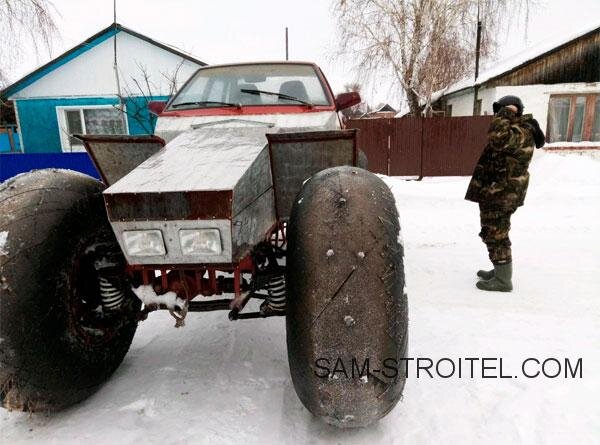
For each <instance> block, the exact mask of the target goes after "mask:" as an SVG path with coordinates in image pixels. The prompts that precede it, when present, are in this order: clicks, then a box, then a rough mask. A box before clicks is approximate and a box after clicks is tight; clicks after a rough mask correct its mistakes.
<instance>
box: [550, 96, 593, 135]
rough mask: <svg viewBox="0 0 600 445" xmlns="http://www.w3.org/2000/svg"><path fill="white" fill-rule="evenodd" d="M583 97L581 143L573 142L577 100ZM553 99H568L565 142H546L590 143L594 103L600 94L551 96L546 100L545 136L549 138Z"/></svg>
mask: <svg viewBox="0 0 600 445" xmlns="http://www.w3.org/2000/svg"><path fill="white" fill-rule="evenodd" d="M578 97H585V106H584V109H583V122H582V126H583V128H582V134H581V141H576V142H575V141H573V128H574V127H575V110H576V107H577V98H578ZM554 98H569V101H570V102H569V117H568V122H567V136H566V140H565V141H548V142H549V143H550V144H552V143H565V142H569V143H572V144H583V143H585V142H591V139H592V130H593V125H594V117H595V107H596V101H597V100H600V93H563V94H551V95H550V97H549V98H548V115H547V120H546V122H547V123H546V134H547V135H548V136H550V112H551V110H550V102H551V100H552V99H554Z"/></svg>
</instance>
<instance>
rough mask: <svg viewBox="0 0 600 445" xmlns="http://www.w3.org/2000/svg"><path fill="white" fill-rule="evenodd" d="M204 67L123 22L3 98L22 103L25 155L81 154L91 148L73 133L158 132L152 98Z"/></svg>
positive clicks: (20, 119)
mask: <svg viewBox="0 0 600 445" xmlns="http://www.w3.org/2000/svg"><path fill="white" fill-rule="evenodd" d="M115 47H116V51H115ZM115 58H116V61H117V63H116V67H117V68H116V69H115ZM203 65H206V64H205V63H204V62H201V61H200V60H198V59H196V58H194V57H192V56H190V55H189V54H186V53H184V52H182V51H180V50H178V49H176V48H173V47H172V46H169V45H165V44H163V43H159V42H157V41H155V40H152V39H150V38H148V37H146V36H144V35H142V34H139V33H137V32H135V31H133V30H131V29H128V28H126V27H124V26H122V25H120V24H118V23H115V24H112V25H111V26H109V27H107V28H105V29H103V30H102V31H100V32H98V33H97V34H95V35H93V36H92V37H90V38H89V39H87V40H86V41H85V42H83V43H81V44H79V45H77V46H76V47H75V48H73V49H71V50H69V51H67V52H66V53H64V54H62V55H61V56H59V57H57V58H56V59H54V60H52V61H51V62H49V63H47V64H46V65H44V66H42V67H40V68H38V69H37V70H35V71H33V72H32V73H30V74H28V75H27V76H25V77H23V78H22V79H20V80H18V81H17V82H15V83H14V84H12V85H10V86H8V87H7V88H5V89H4V90H2V91H0V98H3V99H5V100H11V101H13V102H14V108H15V113H16V118H17V125H18V127H19V133H20V137H21V141H20V142H21V145H20V146H21V150H22V151H23V152H24V153H65V152H77V151H82V150H83V147H82V146H81V144H80V142H79V141H78V140H76V139H74V138H71V137H70V135H71V134H76V133H82V134H132V135H136V134H151V133H152V132H153V130H154V118H153V116H151V115H150V114H149V113H148V107H147V105H148V102H149V101H150V100H166V99H167V98H168V96H169V95H170V94H172V93H173V91H174V89H175V88H176V87H178V86H180V84H181V83H182V82H184V81H185V80H187V78H189V77H190V76H191V74H192V73H193V72H194V71H195V70H196V69H198V68H199V67H200V66H203ZM117 72H118V76H117V75H116V73H117ZM119 91H120V94H119ZM119 97H121V98H122V99H119ZM121 102H123V103H122V105H121ZM120 107H122V108H123V109H124V110H123V111H121V108H120ZM3 156H8V155H3ZM15 156H16V155H15ZM22 160H23V161H24V158H23V159H22ZM57 166H58V165H57ZM0 180H1V179H0Z"/></svg>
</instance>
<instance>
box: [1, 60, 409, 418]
mask: <svg viewBox="0 0 600 445" xmlns="http://www.w3.org/2000/svg"><path fill="white" fill-rule="evenodd" d="M359 101H360V97H359V96H358V94H357V93H344V94H341V95H339V96H337V97H336V98H334V96H333V94H332V91H331V88H330V87H329V84H328V83H327V81H326V79H325V77H324V76H323V74H322V72H321V70H320V69H319V68H318V67H317V66H316V65H314V64H310V63H291V62H279V63H251V64H236V65H222V66H212V67H204V68H201V69H200V70H198V71H197V72H196V73H195V74H194V75H193V76H192V78H191V79H189V80H188V81H187V83H186V84H185V85H184V86H183V87H182V88H181V90H180V91H179V92H178V93H177V94H176V95H175V96H174V97H173V98H171V100H170V101H169V102H168V103H167V104H166V105H165V104H162V105H161V104H156V103H154V104H151V108H152V109H153V110H154V112H155V113H156V114H157V115H158V118H157V124H156V131H155V133H156V134H155V135H152V136H119V135H112V136H106V135H86V136H78V137H80V139H81V140H83V141H84V144H85V146H86V149H87V150H88V152H89V154H90V156H91V157H92V159H93V161H94V163H95V165H96V167H97V169H98V171H99V172H100V174H101V176H102V178H103V181H102V182H99V181H96V180H95V179H93V178H90V177H88V176H85V175H83V174H79V173H75V172H72V171H67V170H56V169H49V170H38V171H33V172H30V173H27V174H23V175H20V176H18V177H15V178H13V179H12V180H9V181H7V182H5V183H4V184H2V185H0V266H1V269H0V291H1V299H0V304H1V306H0V316H1V325H0V329H1V335H0V365H1V368H0V400H1V402H2V405H3V406H4V407H6V408H8V409H18V410H25V411H55V410H58V409H62V408H64V407H67V406H69V405H71V404H73V403H76V402H78V401H80V400H82V399H84V398H85V397H87V396H89V395H90V394H91V393H92V392H94V391H95V390H96V389H97V388H98V387H99V386H100V385H101V384H102V383H103V382H104V381H105V380H106V379H107V378H108V377H109V376H110V375H111V374H112V373H113V371H114V370H115V369H116V368H117V367H118V366H119V364H120V363H121V361H122V360H123V358H124V356H125V354H126V352H127V350H128V348H129V346H130V344H131V341H132V339H133V336H134V333H135V330H136V327H137V324H138V322H139V321H140V320H143V319H145V318H146V317H147V316H148V314H149V313H150V312H152V311H156V310H168V311H170V313H171V314H172V315H173V317H174V318H175V325H176V326H178V327H180V326H184V324H185V322H188V323H190V321H189V317H188V314H189V313H190V312H205V311H216V310H222V311H227V312H228V315H229V319H230V320H232V321H234V320H244V319H257V318H265V317H272V316H286V317H287V324H286V327H287V329H286V330H287V345H288V358H289V366H290V372H291V376H292V380H293V384H294V387H295V389H296V392H297V394H298V396H299V398H300V399H301V401H302V403H303V404H304V405H305V406H306V408H307V409H308V410H309V411H311V412H312V413H313V414H315V415H316V416H318V417H321V418H324V419H325V420H326V421H327V422H329V423H333V424H336V425H339V426H363V425H367V424H369V423H371V422H373V421H375V420H376V419H378V418H381V417H382V416H384V415H385V414H387V413H388V412H389V411H390V410H391V409H392V408H393V407H394V405H395V404H396V403H397V401H398V400H399V398H400V396H401V394H402V390H403V387H404V382H405V374H404V372H402V369H399V368H400V366H399V364H400V363H402V360H401V359H402V358H403V357H405V354H406V348H407V323H408V322H407V319H408V315H407V311H408V308H407V298H406V295H405V293H404V266H403V248H402V245H401V243H400V241H399V239H400V238H399V236H400V227H399V221H398V213H397V210H396V206H395V202H394V198H393V195H392V193H391V192H390V190H389V188H388V187H387V186H386V185H385V184H384V182H383V181H382V180H381V179H379V178H378V177H377V176H375V175H374V174H372V173H369V172H368V171H366V170H365V169H363V168H361V166H362V167H365V159H364V154H362V153H361V152H360V150H358V149H357V146H356V130H344V129H342V123H341V121H340V118H339V115H338V111H340V110H341V109H344V108H346V107H349V106H352V105H354V104H356V103H358V102H359ZM221 295H229V297H228V298H224V297H223V298H219V297H218V296H221ZM211 297H212V298H211ZM252 300H260V305H259V304H258V303H259V302H258V301H257V302H256V303H253V304H249V305H247V303H248V302H251V301H252ZM251 306H254V307H255V309H254V310H250V309H249V308H250V307H251ZM194 321H195V320H194ZM199 342H201V339H199ZM199 347H201V346H200V345H199ZM365 368H366V369H365ZM394 368H395V369H394Z"/></svg>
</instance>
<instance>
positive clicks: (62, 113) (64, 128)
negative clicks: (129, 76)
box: [56, 104, 129, 153]
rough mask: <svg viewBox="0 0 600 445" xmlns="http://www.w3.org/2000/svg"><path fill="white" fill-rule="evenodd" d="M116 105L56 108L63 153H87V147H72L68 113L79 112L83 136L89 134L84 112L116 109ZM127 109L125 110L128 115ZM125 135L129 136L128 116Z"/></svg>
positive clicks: (62, 106) (63, 106) (64, 106)
mask: <svg viewBox="0 0 600 445" xmlns="http://www.w3.org/2000/svg"><path fill="white" fill-rule="evenodd" d="M115 105H116V104H105V105H60V106H57V107H56V116H57V118H58V130H59V134H60V147H61V150H62V151H63V153H71V152H73V153H76V152H85V147H84V146H83V145H81V146H75V147H72V146H71V142H70V140H69V139H70V134H69V133H68V125H67V113H66V111H72V110H79V115H80V118H81V127H82V130H83V134H87V129H86V127H85V117H84V115H83V111H84V110H97V109H105V108H115ZM125 110H126V108H125V109H124V110H123V112H124V113H126V111H125ZM124 121H125V134H127V135H128V134H129V121H128V119H127V115H125V119H124Z"/></svg>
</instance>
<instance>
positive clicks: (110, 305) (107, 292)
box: [98, 277, 125, 312]
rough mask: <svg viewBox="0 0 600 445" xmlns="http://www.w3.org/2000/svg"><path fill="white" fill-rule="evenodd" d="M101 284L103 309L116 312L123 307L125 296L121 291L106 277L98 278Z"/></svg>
mask: <svg viewBox="0 0 600 445" xmlns="http://www.w3.org/2000/svg"><path fill="white" fill-rule="evenodd" d="M98 281H99V284H100V297H101V300H102V308H103V309H104V310H105V311H107V312H111V311H116V310H117V309H119V308H120V307H121V304H122V303H123V299H124V298H125V294H124V293H123V291H122V290H121V289H118V288H116V287H115V286H113V285H112V284H111V282H110V281H109V280H108V279H107V278H105V277H99V278H98Z"/></svg>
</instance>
